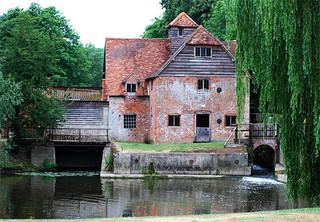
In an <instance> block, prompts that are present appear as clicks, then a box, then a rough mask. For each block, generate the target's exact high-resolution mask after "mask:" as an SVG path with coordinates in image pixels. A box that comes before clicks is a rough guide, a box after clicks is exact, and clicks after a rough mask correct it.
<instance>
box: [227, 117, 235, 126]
mask: <svg viewBox="0 0 320 222" xmlns="http://www.w3.org/2000/svg"><path fill="white" fill-rule="evenodd" d="M236 123H237V116H226V126H235V125H236Z"/></svg>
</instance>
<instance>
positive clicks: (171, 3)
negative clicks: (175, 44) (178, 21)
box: [142, 0, 217, 38]
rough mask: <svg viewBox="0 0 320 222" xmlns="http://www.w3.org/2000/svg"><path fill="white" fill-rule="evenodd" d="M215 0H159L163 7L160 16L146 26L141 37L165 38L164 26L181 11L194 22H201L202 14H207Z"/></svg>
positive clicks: (202, 19) (165, 30)
mask: <svg viewBox="0 0 320 222" xmlns="http://www.w3.org/2000/svg"><path fill="white" fill-rule="evenodd" d="M216 1H217V0H185V1H180V0H161V2H160V4H161V6H162V8H164V9H165V11H164V13H163V16H162V18H155V19H154V22H153V24H151V25H149V26H147V28H146V30H145V32H144V33H143V35H142V37H143V38H167V29H166V26H167V25H168V24H169V23H170V22H171V21H172V20H173V19H175V17H177V16H178V15H179V14H180V13H181V12H185V13H187V14H188V15H189V16H190V17H191V18H192V19H193V20H194V21H195V22H197V23H198V24H203V21H204V19H205V17H204V16H203V15H204V14H209V13H210V10H211V7H212V5H214V3H215V2H216Z"/></svg>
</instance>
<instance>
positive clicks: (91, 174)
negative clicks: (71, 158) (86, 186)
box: [16, 171, 100, 177]
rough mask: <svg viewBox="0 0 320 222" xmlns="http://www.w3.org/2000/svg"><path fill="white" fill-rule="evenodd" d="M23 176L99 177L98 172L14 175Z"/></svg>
mask: <svg viewBox="0 0 320 222" xmlns="http://www.w3.org/2000/svg"><path fill="white" fill-rule="evenodd" d="M16 174H17V175H23V176H43V177H66V176H70V177H72V176H99V175H100V172H99V171H62V172H24V173H16Z"/></svg>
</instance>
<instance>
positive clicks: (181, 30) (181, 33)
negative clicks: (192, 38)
mask: <svg viewBox="0 0 320 222" xmlns="http://www.w3.org/2000/svg"><path fill="white" fill-rule="evenodd" d="M182 35H183V28H179V36H182Z"/></svg>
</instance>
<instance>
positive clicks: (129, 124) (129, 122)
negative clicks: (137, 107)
mask: <svg viewBox="0 0 320 222" xmlns="http://www.w3.org/2000/svg"><path fill="white" fill-rule="evenodd" d="M123 122H124V128H136V127H137V122H136V115H135V114H130V115H124V121H123Z"/></svg>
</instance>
